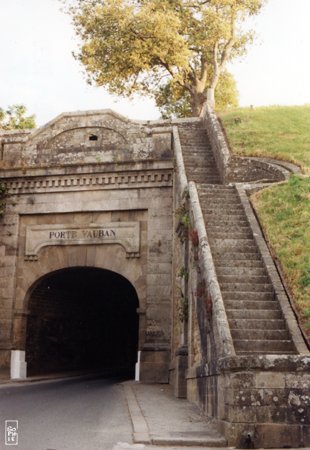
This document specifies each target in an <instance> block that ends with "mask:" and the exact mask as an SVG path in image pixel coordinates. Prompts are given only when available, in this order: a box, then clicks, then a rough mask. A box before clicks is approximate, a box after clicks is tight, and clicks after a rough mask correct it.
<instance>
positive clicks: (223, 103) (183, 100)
mask: <svg viewBox="0 0 310 450" xmlns="http://www.w3.org/2000/svg"><path fill="white" fill-rule="evenodd" d="M238 96H239V95H238V90H237V86H236V81H235V79H234V77H233V76H232V75H231V74H230V73H229V72H227V71H224V72H222V73H221V75H220V78H219V82H218V85H217V87H216V89H215V103H216V109H217V110H218V111H222V110H225V109H227V108H231V107H236V106H238ZM155 100H156V104H157V106H158V107H159V110H160V112H161V116H162V118H163V119H170V118H173V117H190V116H192V110H191V105H190V95H189V93H188V91H186V90H185V89H181V88H179V89H173V88H172V87H171V83H170V82H168V83H167V84H165V85H163V86H160V87H159V89H158V92H156V93H155Z"/></svg>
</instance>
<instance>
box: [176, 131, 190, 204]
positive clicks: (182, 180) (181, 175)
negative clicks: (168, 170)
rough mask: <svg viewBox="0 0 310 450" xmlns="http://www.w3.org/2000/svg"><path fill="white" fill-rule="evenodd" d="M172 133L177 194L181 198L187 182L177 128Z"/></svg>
mask: <svg viewBox="0 0 310 450" xmlns="http://www.w3.org/2000/svg"><path fill="white" fill-rule="evenodd" d="M172 133H173V143H174V154H175V160H176V169H177V174H178V181H179V192H180V196H181V197H182V195H183V193H184V192H185V191H186V190H187V187H188V181H187V176H186V172H185V166H184V160H183V155H182V148H181V142H180V136H179V131H178V127H175V126H174V127H172Z"/></svg>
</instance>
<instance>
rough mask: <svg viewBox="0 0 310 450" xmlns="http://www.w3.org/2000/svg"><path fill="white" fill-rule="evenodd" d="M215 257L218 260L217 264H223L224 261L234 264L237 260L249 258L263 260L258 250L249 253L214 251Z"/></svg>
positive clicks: (247, 259)
mask: <svg viewBox="0 0 310 450" xmlns="http://www.w3.org/2000/svg"><path fill="white" fill-rule="evenodd" d="M212 254H213V259H214V260H215V261H216V262H217V265H219V266H221V265H222V263H223V261H225V264H226V263H228V264H229V265H232V266H233V265H234V264H235V261H243V262H244V261H249V260H258V261H261V257H260V255H259V253H258V252H247V253H237V252H235V253H232V252H222V253H217V252H212Z"/></svg>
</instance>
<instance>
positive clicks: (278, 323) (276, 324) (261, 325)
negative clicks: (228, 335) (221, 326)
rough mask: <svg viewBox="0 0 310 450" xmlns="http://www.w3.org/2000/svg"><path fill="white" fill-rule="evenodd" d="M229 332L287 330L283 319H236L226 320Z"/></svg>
mask: <svg viewBox="0 0 310 450" xmlns="http://www.w3.org/2000/svg"><path fill="white" fill-rule="evenodd" d="M228 322H229V326H230V329H231V330H236V329H240V330H246V329H250V330H263V331H266V330H287V328H286V324H285V320H284V319H269V320H265V319H259V318H257V319H248V318H247V319H236V318H228Z"/></svg>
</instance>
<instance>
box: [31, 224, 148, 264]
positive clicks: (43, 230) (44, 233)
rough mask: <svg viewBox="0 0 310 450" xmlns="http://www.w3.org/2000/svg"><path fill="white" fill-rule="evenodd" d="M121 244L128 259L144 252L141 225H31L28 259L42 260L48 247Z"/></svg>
mask: <svg viewBox="0 0 310 450" xmlns="http://www.w3.org/2000/svg"><path fill="white" fill-rule="evenodd" d="M102 244H119V245H121V246H122V247H123V248H124V249H125V251H126V256H127V257H129V258H130V257H138V256H139V249H140V223H139V222H110V223H104V224H89V225H87V226H85V225H84V226H83V227H77V226H76V225H74V226H73V225H69V224H57V225H28V226H27V228H26V245H25V258H26V259H38V257H39V251H40V250H41V248H43V247H47V246H57V245H58V246H63V245H102Z"/></svg>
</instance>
